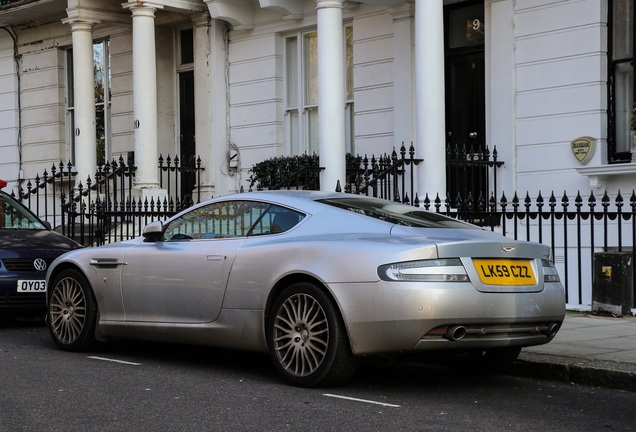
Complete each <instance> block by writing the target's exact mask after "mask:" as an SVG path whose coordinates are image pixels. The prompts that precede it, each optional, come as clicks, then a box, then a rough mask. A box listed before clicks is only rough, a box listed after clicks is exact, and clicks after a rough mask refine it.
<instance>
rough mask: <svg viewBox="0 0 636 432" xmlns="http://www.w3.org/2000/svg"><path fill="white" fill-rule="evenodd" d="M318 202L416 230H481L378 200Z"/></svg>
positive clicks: (414, 208)
mask: <svg viewBox="0 0 636 432" xmlns="http://www.w3.org/2000/svg"><path fill="white" fill-rule="evenodd" d="M318 202H321V203H323V204H328V205H331V206H334V207H338V208H341V209H344V210H348V211H351V212H354V213H359V214H363V215H365V216H368V217H371V218H374V219H379V220H382V221H385V222H389V223H392V224H396V225H404V226H409V227H416V228H462V229H466V228H474V229H479V227H476V226H474V225H470V224H468V223H465V222H461V221H458V220H456V219H453V218H450V217H447V216H444V215H441V214H439V213H433V212H429V211H426V210H422V209H420V208H417V207H413V206H409V205H406V204H400V203H395V202H393V201H386V200H382V199H378V198H370V197H360V198H328V199H321V200H318Z"/></svg>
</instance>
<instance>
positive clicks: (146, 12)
mask: <svg viewBox="0 0 636 432" xmlns="http://www.w3.org/2000/svg"><path fill="white" fill-rule="evenodd" d="M121 7H123V8H124V9H129V10H130V11H131V12H132V13H133V16H135V15H138V16H152V17H154V16H155V11H157V10H159V9H163V5H162V4H161V3H155V2H150V1H141V0H133V1H129V2H128V3H122V5H121Z"/></svg>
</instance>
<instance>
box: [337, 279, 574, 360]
mask: <svg viewBox="0 0 636 432" xmlns="http://www.w3.org/2000/svg"><path fill="white" fill-rule="evenodd" d="M329 288H330V289H331V290H332V291H333V292H334V294H335V298H337V299H338V301H339V307H340V310H341V311H342V313H343V317H344V320H345V324H346V327H347V331H348V334H349V340H350V342H351V349H352V352H353V353H354V354H356V355H368V354H386V353H417V352H424V351H446V350H472V349H487V348H497V347H508V346H521V347H524V346H532V345H541V344H545V343H548V342H549V341H550V340H552V339H553V338H554V335H555V334H556V331H558V328H560V326H561V324H562V322H563V319H564V317H565V298H564V291H563V287H562V285H561V284H560V283H550V284H545V285H544V287H543V289H542V290H541V291H539V292H533V293H483V292H479V291H478V290H476V289H475V288H474V287H473V286H472V285H471V284H470V283H420V282H377V283H371V284H368V283H367V284H332V285H330V287H329ZM360 299H363V300H362V301H360ZM456 327H459V328H461V329H460V331H459V333H458V335H460V336H461V337H459V338H456V339H455V340H453V338H450V337H449V335H448V334H444V333H445V330H444V329H449V328H451V329H452V328H456ZM462 329H463V330H462ZM431 330H435V331H433V334H431V333H429V332H431ZM462 333H463V334H462Z"/></svg>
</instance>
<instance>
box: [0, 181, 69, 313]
mask: <svg viewBox="0 0 636 432" xmlns="http://www.w3.org/2000/svg"><path fill="white" fill-rule="evenodd" d="M6 184H7V183H6V182H5V181H3V180H0V188H2V187H4V186H6ZM80 247H81V245H80V244H78V243H76V242H75V241H73V240H71V239H69V238H68V237H65V236H63V235H62V234H58V233H57V232H55V231H53V230H51V228H50V226H49V225H48V224H47V223H45V222H43V221H42V220H40V219H39V218H38V217H37V216H36V215H35V214H33V213H32V212H31V211H30V210H29V209H28V208H26V207H25V206H24V205H22V203H20V202H19V201H17V200H15V199H13V198H12V197H11V196H10V195H8V194H7V193H5V192H3V191H1V190H0V317H7V316H23V315H39V316H40V317H44V315H45V312H46V294H45V292H46V282H45V276H46V270H47V266H48V265H50V264H51V263H52V262H53V260H54V259H55V258H57V257H58V256H60V255H62V254H63V253H64V252H68V251H70V250H73V249H77V248H80Z"/></svg>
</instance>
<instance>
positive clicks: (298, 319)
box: [267, 282, 359, 387]
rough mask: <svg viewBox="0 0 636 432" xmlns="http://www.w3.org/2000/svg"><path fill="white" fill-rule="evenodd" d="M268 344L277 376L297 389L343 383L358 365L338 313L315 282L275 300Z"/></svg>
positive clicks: (268, 325)
mask: <svg viewBox="0 0 636 432" xmlns="http://www.w3.org/2000/svg"><path fill="white" fill-rule="evenodd" d="M267 343H268V346H269V351H270V357H271V359H272V362H273V363H274V367H275V368H276V370H277V372H278V373H279V374H280V375H281V376H282V377H283V378H284V379H285V380H287V381H288V382H289V383H291V384H293V385H295V386H298V387H318V386H321V387H326V386H333V385H338V384H342V383H344V382H345V381H347V380H348V379H349V378H350V377H351V376H352V375H353V374H354V372H355V371H356V369H357V366H358V363H359V359H358V358H356V357H355V356H353V354H352V353H351V348H350V347H349V340H348V338H347V335H346V331H345V327H344V324H343V322H342V319H341V318H340V315H339V313H338V311H337V310H336V308H335V307H334V306H333V303H332V301H331V300H330V299H329V298H328V297H327V296H326V295H325V294H324V293H323V292H322V291H321V290H320V289H319V288H318V287H316V286H315V285H314V284H311V283H306V282H300V283H296V284H294V285H292V286H290V287H289V288H287V289H286V290H285V291H283V293H282V294H281V295H280V296H279V297H278V299H277V300H276V301H275V303H274V306H273V307H272V309H271V311H270V315H269V317H268V320H267Z"/></svg>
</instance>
